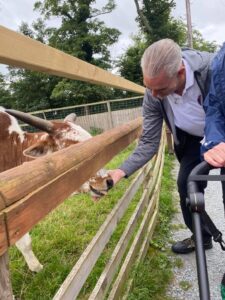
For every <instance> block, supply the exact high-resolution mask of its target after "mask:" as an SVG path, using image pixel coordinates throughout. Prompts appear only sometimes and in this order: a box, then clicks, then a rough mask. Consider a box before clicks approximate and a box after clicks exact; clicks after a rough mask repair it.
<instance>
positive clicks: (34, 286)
mask: <svg viewBox="0 0 225 300" xmlns="http://www.w3.org/2000/svg"><path fill="white" fill-rule="evenodd" d="M133 148H134V145H131V146H129V147H128V148H127V149H125V150H124V151H123V152H121V153H120V154H119V155H118V156H117V157H115V158H114V159H113V160H112V161H111V162H110V163H109V164H108V165H107V168H108V169H114V168H116V167H118V166H119V165H120V163H121V162H122V161H123V160H124V159H126V157H127V156H128V155H129V154H130V152H131V151H132V150H133ZM171 167H172V161H171V158H170V157H169V156H167V158H166V164H165V169H164V175H163V183H162V192H161V200H160V214H159V224H160V226H157V229H156V230H157V231H156V232H157V233H156V234H155V236H154V240H153V242H152V247H150V249H149V251H148V254H147V257H146V259H145V262H144V264H143V265H141V266H139V267H138V269H137V270H136V271H135V281H134V286H133V290H132V292H131V293H130V295H129V299H166V298H160V297H159V295H161V291H162V290H163V289H165V288H163V289H162V287H165V286H166V284H167V283H168V282H169V280H170V278H171V271H170V262H169V261H168V258H167V256H166V253H165V252H164V251H162V249H164V244H165V238H167V236H168V235H169V226H168V221H169V219H170V217H171V215H172V211H173V208H172V203H171V195H170V193H168V191H171V187H172V185H173V181H172V179H171V176H170V169H171ZM132 179H133V177H131V178H129V179H128V180H122V181H121V182H120V183H119V184H118V185H117V187H116V188H115V189H112V190H111V191H110V193H109V194H108V195H107V196H106V197H104V198H103V199H102V200H101V201H99V202H97V203H95V202H93V201H91V200H90V197H89V196H88V195H85V194H82V195H76V196H74V197H71V198H69V199H67V200H66V201H65V202H64V203H63V204H62V205H60V206H59V207H58V208H57V209H56V210H54V211H53V212H52V213H51V214H50V215H48V216H47V217H46V218H45V219H44V220H43V221H42V222H40V223H39V224H38V225H37V226H35V228H34V229H33V230H32V240H33V249H34V252H35V254H36V255H37V257H38V258H39V260H40V262H41V263H42V264H43V265H44V269H43V270H42V271H41V272H40V273H38V274H33V273H32V272H30V271H29V270H28V268H27V266H26V264H25V262H24V260H23V258H22V257H21V254H20V253H19V251H18V250H17V249H16V248H15V247H12V248H11V249H10V257H11V263H10V269H11V274H12V283H13V291H14V294H15V295H16V297H18V298H21V299H23V300H26V299H27V300H32V299H38V300H39V299H40V300H48V299H52V297H53V295H54V294H55V293H56V291H57V290H58V288H59V287H60V285H61V283H62V282H63V281H64V279H65V278H66V276H67V275H68V273H69V272H70V270H71V268H72V267H73V266H74V264H75V263H76V261H77V260H78V259H79V257H80V255H81V254H82V252H83V251H84V249H85V248H86V246H87V245H88V244H89V242H90V241H91V240H92V238H93V237H94V235H95V234H96V232H97V231H98V229H99V227H100V226H101V224H102V223H103V222H104V221H105V219H106V217H107V215H108V213H109V212H110V211H111V210H112V208H113V207H114V206H115V205H116V203H117V201H118V200H119V199H120V198H121V197H122V195H123V193H124V191H125V190H126V189H127V188H128V186H129V184H130V182H131V180H132ZM141 193H142V189H141V188H140V189H139V191H138V192H137V194H136V195H135V197H134V199H133V200H132V201H131V203H130V205H129V207H128V210H127V212H126V213H125V215H124V216H123V218H122V219H121V221H120V223H119V225H118V226H117V228H116V230H115V232H114V233H113V235H112V238H111V239H110V241H109V243H108V244H107V246H106V248H105V250H104V251H103V253H102V255H101V256H100V258H99V259H98V261H97V264H96V265H95V267H94V269H93V271H92V272H91V274H90V276H89V277H88V279H87V281H86V283H85V285H84V287H83V289H82V291H81V293H80V295H79V299H82V300H84V299H88V296H89V295H90V292H91V291H92V289H93V288H94V286H95V284H96V282H97V279H98V277H99V275H100V274H101V272H102V270H103V269H104V267H105V265H106V263H107V262H108V260H109V258H110V255H111V253H112V251H113V249H114V247H115V245H116V243H117V242H118V240H119V238H120V236H121V234H122V232H123V230H124V228H125V226H126V224H127V222H128V220H129V218H130V216H131V214H132V212H133V211H134V210H135V207H136V205H137V203H138V201H139V199H140V196H141ZM149 281H151V283H149ZM157 291H158V292H157ZM159 291H160V293H159ZM154 295H158V296H154ZM146 296H147V298H146ZM149 297H150V298H149ZM151 297H152V298H151Z"/></svg>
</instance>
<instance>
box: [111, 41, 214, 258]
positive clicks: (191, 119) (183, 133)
mask: <svg viewBox="0 0 225 300" xmlns="http://www.w3.org/2000/svg"><path fill="white" fill-rule="evenodd" d="M212 58H213V54H210V53H207V52H199V51H195V50H192V49H183V50H181V49H180V47H179V46H178V45H177V44H176V43H175V42H174V41H172V40H170V39H163V40H160V41H158V42H156V43H154V44H152V45H151V46H150V47H148V48H147V49H146V50H145V52H144V54H143V57H142V60H141V67H142V72H143V77H144V84H145V86H146V92H145V96H144V101H143V117H144V120H143V132H142V135H141V138H140V141H139V144H138V146H137V148H136V150H135V151H134V152H133V154H132V155H131V156H130V157H129V158H128V159H127V160H126V161H125V162H124V163H123V164H122V166H120V168H119V169H116V170H112V171H111V176H112V179H113V181H114V184H116V183H117V182H118V181H119V180H121V179H122V178H123V177H128V176H130V175H131V174H132V173H133V172H135V171H136V170H137V169H139V168H141V167H142V166H143V165H144V164H145V163H146V162H148V161H149V160H150V159H151V158H152V157H153V156H154V154H155V153H157V151H158V148H159V144H160V137H161V130H162V123H163V119H164V120H165V121H166V123H167V125H168V127H169V128H170V130H171V132H172V134H173V138H174V147H175V153H176V156H177V158H178V160H179V162H180V170H179V174H178V180H177V184H178V192H179V195H180V205H181V209H182V213H183V218H184V221H185V224H186V225H187V227H188V228H189V229H190V230H191V231H192V220H191V214H190V211H189V209H188V208H187V206H186V197H187V184H186V183H187V178H188V175H189V173H190V172H191V170H192V169H193V168H194V167H195V166H196V165H197V164H199V163H200V161H201V158H200V147H201V143H200V142H201V140H202V138H203V136H204V125H205V113H204V110H203V106H202V105H203V101H204V99H205V97H206V95H207V93H208V89H209V82H210V65H211V60H212ZM202 189H203V187H202ZM202 234H203V242H204V247H205V249H210V248H212V237H211V234H210V232H209V230H208V228H207V226H206V225H204V224H203V227H202ZM172 250H173V251H174V252H175V253H189V252H192V251H194V250H195V244H194V239H193V236H191V237H189V238H187V239H185V240H183V241H179V242H177V243H175V244H174V245H173V246H172Z"/></svg>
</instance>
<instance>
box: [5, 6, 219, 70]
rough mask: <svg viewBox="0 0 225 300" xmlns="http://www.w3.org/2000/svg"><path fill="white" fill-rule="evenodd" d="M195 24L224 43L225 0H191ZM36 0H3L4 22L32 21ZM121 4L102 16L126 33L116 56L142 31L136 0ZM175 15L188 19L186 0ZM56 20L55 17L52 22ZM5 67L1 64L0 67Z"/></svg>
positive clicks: (208, 37) (115, 49)
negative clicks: (137, 17) (138, 20)
mask: <svg viewBox="0 0 225 300" xmlns="http://www.w3.org/2000/svg"><path fill="white" fill-rule="evenodd" d="M190 1H191V15H192V26H193V28H195V29H197V30H199V31H200V32H201V33H202V35H203V37H204V38H205V39H206V40H208V41H216V42H217V43H218V44H222V43H223V41H224V40H225V34H224V32H225V0H190ZM34 2H35V0H0V25H3V26H5V27H7V28H9V29H12V30H15V31H16V30H17V29H18V27H19V25H20V24H21V22H22V21H24V22H27V23H28V24H31V23H32V22H33V21H34V20H35V19H37V18H38V16H39V14H38V13H37V12H33V4H34ZM106 2H107V0H97V1H96V6H99V7H101V5H104V4H105V3H106ZM115 2H116V4H117V7H116V9H115V10H114V11H113V12H112V13H111V14H107V15H104V16H103V17H102V20H103V21H105V23H106V25H108V26H110V27H114V28H117V29H119V30H120V31H121V33H122V35H121V36H120V38H119V42H118V43H117V44H115V45H114V46H112V49H111V54H112V56H113V57H114V58H115V57H117V56H119V55H121V54H122V53H124V52H125V50H126V48H127V47H128V46H129V45H131V44H132V39H131V36H132V35H134V34H137V33H138V27H137V24H136V22H135V18H136V16H137V12H136V7H135V4H134V1H133V0H115ZM173 16H174V17H176V18H181V19H182V20H184V21H185V22H186V12H185V0H176V9H175V10H174V11H173ZM54 23H55V24H56V23H57V21H56V20H52V24H54ZM2 70H4V68H3V67H2V65H0V71H2Z"/></svg>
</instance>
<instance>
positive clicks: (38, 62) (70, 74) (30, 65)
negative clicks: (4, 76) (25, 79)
mask: <svg viewBox="0 0 225 300" xmlns="http://www.w3.org/2000/svg"><path fill="white" fill-rule="evenodd" d="M0 40H1V44H0V63H3V64H8V65H12V66H15V67H21V68H26V69H29V70H34V71H40V72H45V73H48V74H52V75H57V76H61V77H66V78H70V79H75V80H83V81H88V82H89V83H95V84H101V85H107V86H110V87H115V88H118V89H122V90H128V91H133V92H137V93H140V94H144V92H145V88H144V87H143V86H140V85H137V84H135V83H133V82H131V81H129V80H126V79H124V78H122V77H119V76H116V75H113V74H111V73H110V72H107V71H105V70H103V69H101V68H98V67H96V66H94V65H91V64H89V63H87V62H84V61H82V60H80V59H78V58H76V57H74V56H71V55H69V54H66V53H63V52H62V51H59V50H57V49H54V48H52V47H50V46H47V45H44V44H42V43H40V42H38V41H36V40H33V39H31V38H29V37H27V36H25V35H23V34H20V33H17V32H15V31H12V30H9V29H7V28H5V27H3V26H0Z"/></svg>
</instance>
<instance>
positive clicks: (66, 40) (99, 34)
mask: <svg viewBox="0 0 225 300" xmlns="http://www.w3.org/2000/svg"><path fill="white" fill-rule="evenodd" d="M94 4H95V1H94V0H86V1H80V0H70V1H58V0H57V1H56V0H45V1H38V2H36V3H35V9H36V10H38V11H40V13H41V14H42V18H39V19H38V20H36V21H35V22H33V23H32V26H31V27H29V25H28V24H26V23H24V22H23V23H22V24H21V26H20V28H19V30H20V32H21V33H23V34H25V35H27V36H29V37H31V38H33V39H36V40H38V41H40V42H42V43H45V44H48V45H50V46H53V47H54V48H57V49H60V50H62V51H64V52H66V53H68V54H70V55H72V56H76V57H78V58H80V59H82V60H84V61H87V62H89V63H91V64H94V65H96V66H99V67H101V68H103V69H110V68H111V67H112V61H111V58H110V52H109V49H108V48H109V46H111V45H112V44H113V43H115V42H116V41H117V40H118V37H119V34H120V32H119V31H118V30H117V29H114V28H109V27H106V26H105V24H104V22H102V21H100V20H98V18H97V17H98V16H99V15H101V14H106V13H110V12H111V11H112V10H113V9H114V8H115V3H114V0H108V2H107V3H106V5H105V6H103V7H102V8H101V9H96V8H95V7H94ZM53 18H54V19H55V20H57V22H58V24H59V25H58V28H55V27H47V25H46V20H51V19H53ZM9 72H10V78H11V84H10V86H9V88H10V91H11V94H12V102H13V106H14V107H15V108H17V109H22V110H26V111H30V110H37V109H45V108H52V107H60V106H65V105H74V104H81V103H88V102H93V101H97V100H103V99H107V98H111V97H113V96H112V95H113V94H114V89H112V88H110V87H105V86H96V85H92V84H90V83H83V82H81V81H74V80H69V79H62V78H59V77H55V76H49V75H45V74H42V73H38V72H33V71H27V70H22V69H21V70H18V69H12V68H10V69H9ZM3 105H4V103H3Z"/></svg>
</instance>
